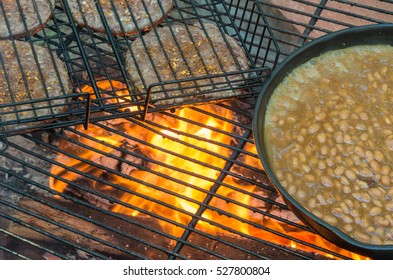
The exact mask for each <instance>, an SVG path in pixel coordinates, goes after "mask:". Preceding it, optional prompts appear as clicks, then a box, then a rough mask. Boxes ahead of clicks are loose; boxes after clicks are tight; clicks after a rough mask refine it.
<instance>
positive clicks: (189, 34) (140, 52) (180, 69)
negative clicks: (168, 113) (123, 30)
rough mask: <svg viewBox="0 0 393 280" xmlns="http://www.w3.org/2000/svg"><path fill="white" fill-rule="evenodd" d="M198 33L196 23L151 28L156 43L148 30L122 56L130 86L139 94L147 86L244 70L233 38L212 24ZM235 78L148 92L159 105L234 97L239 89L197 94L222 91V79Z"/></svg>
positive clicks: (244, 59)
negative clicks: (154, 30) (124, 55)
mask: <svg viewBox="0 0 393 280" xmlns="http://www.w3.org/2000/svg"><path fill="white" fill-rule="evenodd" d="M204 28H205V29H203V28H202V26H201V25H199V24H198V25H192V26H185V25H180V24H174V25H172V26H171V27H169V26H166V27H163V28H159V29H157V34H158V35H159V39H158V38H157V36H156V33H155V32H153V31H151V32H149V33H148V34H146V35H144V36H143V37H142V38H138V39H137V40H135V41H134V42H133V43H132V45H131V51H129V52H128V53H127V54H126V57H125V60H126V70H127V72H128V74H129V77H130V79H131V81H132V83H133V84H134V86H135V87H136V88H137V89H138V90H139V91H140V92H141V93H144V92H146V90H147V88H148V87H149V85H151V84H154V83H157V82H165V81H173V80H181V79H187V78H195V77H201V76H207V75H210V76H211V75H215V74H222V73H228V72H234V71H238V70H246V69H248V68H249V66H248V60H247V57H246V55H245V53H244V51H243V49H242V48H241V46H240V45H239V44H238V43H237V41H236V40H235V39H234V38H232V37H230V36H228V35H223V33H221V32H220V30H219V29H218V27H217V26H216V25H214V24H212V23H204ZM206 34H208V36H207V35H206ZM137 65H138V68H137ZM137 69H139V71H138V70H137ZM241 78H242V76H241V75H230V76H229V77H228V76H227V77H215V78H210V79H203V80H199V81H185V82H182V83H181V84H180V86H181V88H183V89H182V90H180V89H179V84H178V83H172V84H167V85H164V86H163V87H160V88H158V90H159V91H157V92H155V93H154V91H156V90H157V88H154V90H153V92H152V95H151V101H152V102H153V103H155V104H159V105H169V104H172V105H175V104H183V103H186V102H193V103H197V102H199V101H203V100H204V99H208V98H220V99H221V98H226V97H231V96H234V95H239V93H241V92H240V91H239V90H222V91H216V92H210V93H204V94H197V93H198V92H201V91H207V90H213V87H212V86H211V85H210V84H211V83H214V84H216V85H215V90H217V89H219V88H220V87H221V88H222V87H224V86H226V87H227V86H228V80H235V79H241ZM219 83H222V84H219ZM202 85H205V86H202ZM197 86H199V88H198V87H197ZM187 87H188V88H187ZM196 94H197V95H196ZM174 97H176V98H174Z"/></svg>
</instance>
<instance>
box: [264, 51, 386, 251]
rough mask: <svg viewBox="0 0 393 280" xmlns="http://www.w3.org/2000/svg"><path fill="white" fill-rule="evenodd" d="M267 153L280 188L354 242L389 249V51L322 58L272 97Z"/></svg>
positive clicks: (291, 77)
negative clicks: (354, 240) (380, 245)
mask: <svg viewBox="0 0 393 280" xmlns="http://www.w3.org/2000/svg"><path fill="white" fill-rule="evenodd" d="M265 145H266V147H267V151H268V155H269V162H270V164H271V166H272V168H273V171H274V173H275V175H276V177H277V179H278V180H279V181H280V183H281V185H282V186H283V187H284V188H285V189H286V190H287V192H288V193H289V194H290V195H292V196H293V197H294V198H295V199H296V200H297V201H298V202H299V203H300V204H301V205H303V206H304V207H305V208H307V209H308V210H309V211H310V212H312V213H313V214H315V215H316V216H318V217H319V218H321V219H323V220H324V221H326V222H327V223H329V224H331V225H333V226H335V227H337V228H339V229H340V230H342V231H343V232H345V233H346V234H348V235H349V236H352V237H353V238H355V239H357V240H358V241H361V242H365V243H371V244H393V47H392V46H387V45H370V46H357V47H350V48H346V49H342V50H336V51H331V52H327V53H325V54H322V55H321V56H319V57H317V58H314V59H311V60H310V61H308V62H306V63H304V64H303V65H301V66H299V67H298V68H296V69H295V70H293V71H292V72H291V73H290V74H289V75H288V76H287V77H286V78H285V79H284V80H283V82H282V83H281V84H280V85H279V86H278V87H277V88H276V90H275V92H274V93H273V95H272V97H271V99H270V101H269V105H268V109H267V115H266V123H265Z"/></svg>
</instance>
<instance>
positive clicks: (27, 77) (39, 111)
mask: <svg viewBox="0 0 393 280" xmlns="http://www.w3.org/2000/svg"><path fill="white" fill-rule="evenodd" d="M60 77H61V78H60ZM70 85H71V81H70V79H69V76H68V73H67V70H66V67H65V65H64V63H63V62H62V61H61V60H60V59H59V58H58V57H57V56H56V55H55V54H51V52H50V50H48V49H47V48H45V47H40V46H37V45H33V47H32V45H31V44H30V43H29V42H21V41H12V42H11V41H9V40H4V41H0V104H1V105H3V104H9V105H7V106H6V107H1V108H0V117H1V120H0V121H1V122H3V123H5V124H6V125H7V122H10V121H14V120H18V119H19V120H21V121H23V120H27V119H29V118H34V117H44V116H50V117H52V116H53V115H55V114H58V113H60V112H63V111H64V108H65V98H66V97H64V98H58V99H54V98H55V97H60V96H63V95H64V96H65V95H67V94H68V93H71V86H70ZM39 99H46V100H41V101H38V100H39ZM32 101H37V102H32ZM17 102H28V103H26V104H20V105H15V103H17ZM32 124H37V122H34V121H32V122H31V123H28V124H27V125H29V126H30V125H32ZM25 126H26V125H25V124H22V123H21V124H12V125H7V129H8V128H20V127H25Z"/></svg>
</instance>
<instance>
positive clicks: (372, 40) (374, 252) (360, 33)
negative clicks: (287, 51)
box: [253, 24, 393, 259]
mask: <svg viewBox="0 0 393 280" xmlns="http://www.w3.org/2000/svg"><path fill="white" fill-rule="evenodd" d="M365 44H366V45H370V44H389V45H393V24H376V25H367V26H361V27H352V28H347V29H344V30H341V31H337V32H333V33H330V34H328V35H325V36H323V37H320V38H318V39H315V40H313V41H312V42H310V43H307V44H305V45H304V46H303V47H301V48H299V49H298V50H296V51H295V52H293V53H292V54H291V55H289V56H288V57H287V58H286V59H285V60H284V61H283V62H281V63H280V64H279V65H278V66H277V67H276V69H275V70H274V71H273V73H272V75H271V76H270V78H269V80H268V81H267V82H266V83H265V84H264V86H263V88H262V90H261V93H260V95H259V97H258V100H257V103H256V108H255V115H254V123H253V133H254V138H255V142H256V146H257V150H258V155H259V157H260V159H261V161H262V164H263V167H264V169H265V171H266V173H267V175H268V177H269V179H270V181H271V183H272V184H273V185H274V186H275V187H276V189H277V190H278V192H279V193H280V194H281V195H282V197H283V199H284V200H285V202H286V204H287V205H288V207H289V208H290V209H291V210H292V211H293V212H294V213H295V214H296V215H297V216H298V217H299V218H300V219H301V220H302V221H303V222H304V223H305V224H307V225H309V226H310V227H311V228H313V229H314V230H315V231H316V232H317V233H318V234H320V235H321V236H322V237H324V238H326V239H327V240H329V241H330V242H332V243H334V244H336V245H338V246H340V247H341V248H344V249H347V250H350V251H353V252H356V253H359V254H363V255H365V256H368V257H370V258H374V259H393V245H373V244H365V243H362V242H359V241H357V240H355V239H353V238H351V237H349V236H348V235H346V234H345V233H344V232H342V231H340V230H339V229H337V228H335V227H333V226H331V225H329V224H328V223H326V222H324V221H322V220H321V219H319V218H318V217H316V216H315V215H313V214H312V213H311V212H309V211H308V210H306V209H305V208H304V207H303V206H302V205H301V204H299V203H298V202H297V201H296V200H295V199H294V198H293V197H292V196H291V195H289V194H288V192H287V191H286V190H285V189H284V188H283V187H282V186H281V185H280V182H279V181H278V180H277V178H275V176H274V175H273V172H272V170H271V168H270V166H269V161H268V157H267V154H266V150H265V139H264V123H265V112H266V107H267V104H268V102H269V99H270V97H271V95H272V93H273V92H274V89H275V88H276V87H277V85H278V84H279V83H280V82H281V81H282V80H283V79H284V77H285V76H286V75H287V74H288V73H289V72H291V70H293V69H294V68H295V67H297V66H298V65H300V64H303V63H304V62H306V61H308V60H309V59H311V58H313V57H316V56H319V55H320V54H322V53H324V52H327V51H331V50H337V49H341V48H345V47H350V46H356V45H365ZM392 55H393V53H392Z"/></svg>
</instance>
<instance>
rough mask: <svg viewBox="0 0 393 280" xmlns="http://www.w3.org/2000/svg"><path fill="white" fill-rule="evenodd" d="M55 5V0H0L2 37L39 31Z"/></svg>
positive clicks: (0, 34) (0, 33) (0, 36)
mask: <svg viewBox="0 0 393 280" xmlns="http://www.w3.org/2000/svg"><path fill="white" fill-rule="evenodd" d="M18 3H19V5H18ZM54 6H55V0H34V1H33V0H18V1H16V0H0V39H6V38H19V37H24V36H26V35H27V34H30V35H32V34H35V33H37V32H38V31H40V30H41V29H43V28H44V27H45V24H46V22H47V21H48V20H49V18H50V17H51V15H52V11H53V9H54ZM20 10H22V12H20ZM4 14H5V15H6V16H5V17H4ZM7 23H8V27H7ZM25 24H26V27H25ZM8 28H10V29H11V32H10V31H9V29H8Z"/></svg>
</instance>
